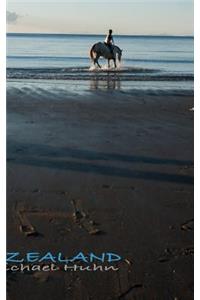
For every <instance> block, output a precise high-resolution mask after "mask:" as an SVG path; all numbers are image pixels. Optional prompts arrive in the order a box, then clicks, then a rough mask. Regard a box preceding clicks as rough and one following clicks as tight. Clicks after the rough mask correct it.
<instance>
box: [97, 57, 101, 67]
mask: <svg viewBox="0 0 200 300" xmlns="http://www.w3.org/2000/svg"><path fill="white" fill-rule="evenodd" d="M96 63H97V65H98V67H99V68H100V69H101V66H100V64H99V61H98V58H97V59H96Z"/></svg>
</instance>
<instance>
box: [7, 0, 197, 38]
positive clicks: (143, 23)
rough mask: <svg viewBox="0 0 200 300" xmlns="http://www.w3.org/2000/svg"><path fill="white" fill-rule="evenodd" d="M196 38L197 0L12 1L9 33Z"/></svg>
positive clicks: (9, 7)
mask: <svg viewBox="0 0 200 300" xmlns="http://www.w3.org/2000/svg"><path fill="white" fill-rule="evenodd" d="M109 28H112V29H113V30H114V33H115V34H145V35H146V34H147V35H148V34H155V35H157V34H158V35H159V34H166V35H193V0H124V1H123V0H121V1H119V0H108V1H106V0H101V1H99V0H87V1H86V0H79V1H78V0H73V1H72V0H71V1H69V0H57V1H56V0H24V1H20V0H9V1H8V2H7V32H18V33H19V32H26V33H27V32H31V33H85V34H88V33H91V34H101V33H103V34H104V33H105V32H107V31H108V29H109Z"/></svg>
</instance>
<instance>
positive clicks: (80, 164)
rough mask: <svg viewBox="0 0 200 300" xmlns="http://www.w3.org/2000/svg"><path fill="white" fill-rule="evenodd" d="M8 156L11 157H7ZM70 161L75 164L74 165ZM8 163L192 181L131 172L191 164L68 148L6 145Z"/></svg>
mask: <svg viewBox="0 0 200 300" xmlns="http://www.w3.org/2000/svg"><path fill="white" fill-rule="evenodd" d="M9 153H11V156H10V157H9ZM74 159H77V160H79V161H74ZM83 160H85V161H83ZM8 161H11V162H12V163H15V164H24V165H31V166H38V167H45V168H53V169H59V170H63V171H75V172H83V173H94V174H99V175H106V176H116V177H124V178H136V179H144V180H156V181H166V182H174V183H185V184H193V177H192V176H189V175H181V174H169V173H164V172H157V171H143V170H136V169H131V168H132V167H133V165H132V164H133V163H139V164H143V166H144V164H152V165H174V166H177V167H181V166H182V167H192V166H193V162H192V161H184V160H178V159H165V158H154V157H145V156H134V155H124V154H117V153H104V152H98V151H92V150H80V149H72V148H68V147H62V148H56V147H54V146H50V145H37V144H19V143H16V142H15V143H10V142H9V143H8ZM110 162H115V164H116V165H115V166H110V165H106V163H110ZM119 162H124V163H129V164H128V166H125V167H119ZM139 167H140V166H139ZM139 167H138V168H139Z"/></svg>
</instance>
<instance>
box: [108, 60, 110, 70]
mask: <svg viewBox="0 0 200 300" xmlns="http://www.w3.org/2000/svg"><path fill="white" fill-rule="evenodd" d="M108 69H110V58H109V59H108Z"/></svg>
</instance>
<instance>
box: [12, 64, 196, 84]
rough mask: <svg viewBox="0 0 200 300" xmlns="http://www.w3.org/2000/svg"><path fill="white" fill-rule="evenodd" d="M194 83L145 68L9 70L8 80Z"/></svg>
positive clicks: (186, 76)
mask: <svg viewBox="0 0 200 300" xmlns="http://www.w3.org/2000/svg"><path fill="white" fill-rule="evenodd" d="M94 78H95V79H97V80H112V79H114V80H116V79H119V80H122V81H193V79H194V76H193V74H187V73H167V72H161V71H158V70H153V69H145V68H136V67H135V68H131V67H129V68H118V69H108V68H102V69H94V68H93V67H92V68H85V67H79V68H73V67H69V68H51V69H49V68H31V69H30V68H29V69H28V68H27V69H26V68H7V79H41V80H42V79H45V80H46V79H47V80H90V79H94Z"/></svg>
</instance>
